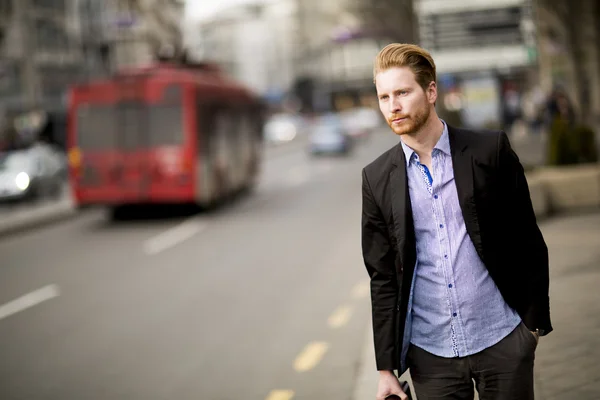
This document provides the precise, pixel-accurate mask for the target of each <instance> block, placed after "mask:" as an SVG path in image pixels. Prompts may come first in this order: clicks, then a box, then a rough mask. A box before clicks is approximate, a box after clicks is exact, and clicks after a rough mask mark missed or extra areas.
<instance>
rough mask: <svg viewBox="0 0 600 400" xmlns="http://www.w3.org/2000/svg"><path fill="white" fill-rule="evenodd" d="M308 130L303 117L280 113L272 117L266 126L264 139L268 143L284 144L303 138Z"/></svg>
mask: <svg viewBox="0 0 600 400" xmlns="http://www.w3.org/2000/svg"><path fill="white" fill-rule="evenodd" d="M305 129H306V125H305V122H304V120H303V118H302V117H300V116H297V115H293V114H287V113H280V114H274V115H272V116H271V117H270V118H269V119H268V120H267V122H266V124H265V126H264V138H265V140H266V141H267V143H271V144H282V143H286V142H289V141H292V140H294V139H295V138H296V137H298V136H301V135H302V134H303V133H304V131H305Z"/></svg>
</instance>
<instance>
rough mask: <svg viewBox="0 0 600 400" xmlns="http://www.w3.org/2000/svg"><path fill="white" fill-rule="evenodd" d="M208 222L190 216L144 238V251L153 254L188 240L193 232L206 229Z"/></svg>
mask: <svg viewBox="0 0 600 400" xmlns="http://www.w3.org/2000/svg"><path fill="white" fill-rule="evenodd" d="M207 226H208V224H207V223H206V222H203V221H199V220H198V219H197V218H191V219H188V220H187V221H184V222H182V223H181V224H179V225H177V226H175V227H173V228H171V229H169V230H167V231H165V232H163V233H161V234H159V235H157V236H154V237H153V238H150V239H148V240H146V242H145V243H144V252H145V253H146V254H148V255H155V254H158V253H160V252H161V251H164V250H167V249H168V248H170V247H173V246H176V245H178V244H179V243H181V242H184V241H185V240H188V239H189V238H191V237H192V236H194V235H195V234H197V233H199V232H201V231H203V230H204V229H206V227H207Z"/></svg>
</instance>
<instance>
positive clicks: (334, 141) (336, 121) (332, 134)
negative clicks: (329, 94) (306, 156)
mask: <svg viewBox="0 0 600 400" xmlns="http://www.w3.org/2000/svg"><path fill="white" fill-rule="evenodd" d="M351 150H352V138H351V137H350V136H349V135H348V133H347V130H346V128H345V127H344V124H343V122H342V120H341V118H340V117H339V116H338V115H337V114H333V113H331V114H325V115H323V116H321V117H318V118H317V119H316V120H315V122H314V123H313V125H312V126H311V134H310V137H309V152H310V153H311V154H312V155H320V154H343V155H345V154H348V153H350V151H351Z"/></svg>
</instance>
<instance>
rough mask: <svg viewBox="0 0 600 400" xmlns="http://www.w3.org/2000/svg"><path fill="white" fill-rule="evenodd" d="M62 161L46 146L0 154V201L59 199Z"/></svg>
mask: <svg viewBox="0 0 600 400" xmlns="http://www.w3.org/2000/svg"><path fill="white" fill-rule="evenodd" d="M63 163H64V158H61V156H60V152H59V151H57V150H55V149H54V148H52V146H50V145H46V144H35V145H33V146H31V147H29V148H24V149H18V150H10V151H7V152H4V153H0V201H9V200H26V199H37V198H40V197H58V196H60V194H61V193H62V188H63V185H64V176H63V170H64V165H63Z"/></svg>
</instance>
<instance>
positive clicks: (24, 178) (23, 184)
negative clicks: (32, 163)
mask: <svg viewBox="0 0 600 400" xmlns="http://www.w3.org/2000/svg"><path fill="white" fill-rule="evenodd" d="M15 184H16V185H17V187H18V188H19V190H21V191H25V190H27V188H28V187H29V175H27V173H26V172H19V173H18V174H17V177H16V178H15Z"/></svg>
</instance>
